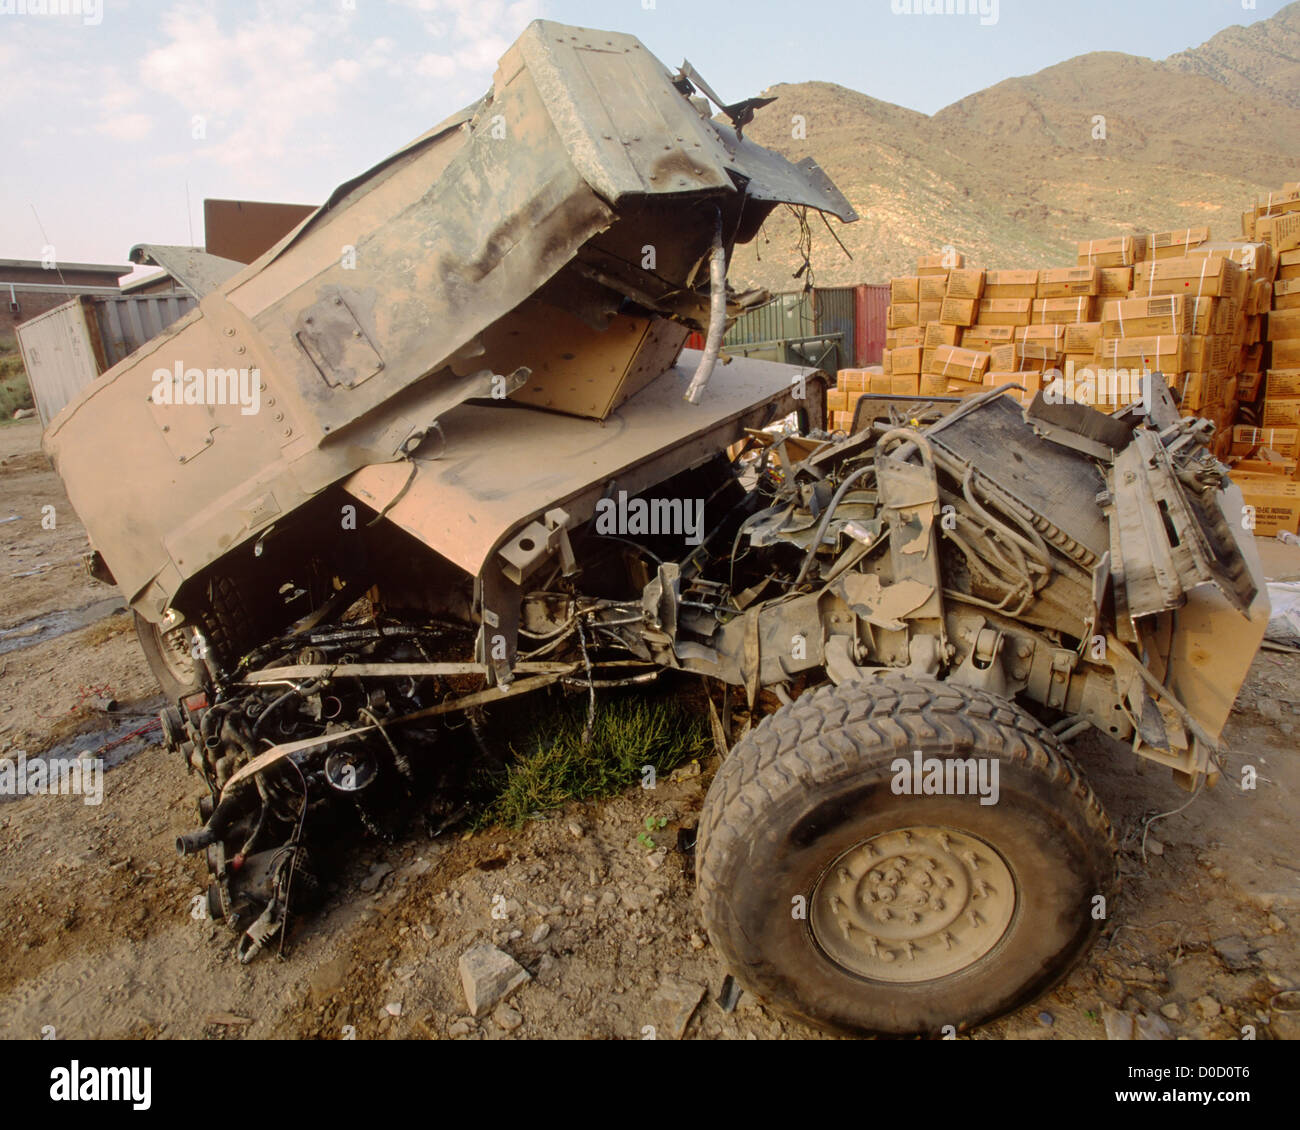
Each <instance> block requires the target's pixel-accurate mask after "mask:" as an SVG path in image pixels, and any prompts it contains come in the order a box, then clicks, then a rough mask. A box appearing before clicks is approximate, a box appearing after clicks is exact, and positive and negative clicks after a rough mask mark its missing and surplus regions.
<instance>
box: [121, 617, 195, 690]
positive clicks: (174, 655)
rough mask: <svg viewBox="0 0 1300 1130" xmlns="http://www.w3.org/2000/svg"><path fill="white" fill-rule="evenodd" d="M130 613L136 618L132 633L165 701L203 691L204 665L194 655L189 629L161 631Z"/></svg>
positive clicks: (155, 625)
mask: <svg viewBox="0 0 1300 1130" xmlns="http://www.w3.org/2000/svg"><path fill="white" fill-rule="evenodd" d="M131 615H132V616H134V617H135V634H136V638H137V639H139V641H140V650H141V651H143V652H144V658H145V662H147V663H148V664H149V670H150V671H152V672H153V677H154V678H155V679H156V680H158V686H159V687H161V688H162V692H163V695H164V696H165V697H166V699H167V701H168V702H175V701H176V700H177V699H180V698H184V697H186V696H187V695H191V694H194V693H195V692H196V691H200V690H202V689H203V665H202V663H200V662H199V661H198V660H197V659H195V658H194V656H193V653H192V646H193V645H192V639H193V637H192V634H191V630H190V629H189V628H188V627H185V626H182V627H179V628H173V629H172V630H171V631H170V632H164V631H163V629H162V628H161V627H159V626H158V625H157V624H154V623H151V622H150V621H148V620H146V619H145V618H144V617H143V616H141V615H140V613H138V612H133V613H132V614H131Z"/></svg>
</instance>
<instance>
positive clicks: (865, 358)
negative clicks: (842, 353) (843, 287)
mask: <svg viewBox="0 0 1300 1130" xmlns="http://www.w3.org/2000/svg"><path fill="white" fill-rule="evenodd" d="M853 291H854V295H853V298H854V303H853V304H854V319H853V320H854V356H853V364H854V366H855V367H856V368H858V369H865V368H866V367H867V366H868V365H879V364H880V362H881V361H882V360H884V356H885V333H886V323H887V319H888V317H889V284H888V283H863V284H861V285H860V286H855V287H854V288H853Z"/></svg>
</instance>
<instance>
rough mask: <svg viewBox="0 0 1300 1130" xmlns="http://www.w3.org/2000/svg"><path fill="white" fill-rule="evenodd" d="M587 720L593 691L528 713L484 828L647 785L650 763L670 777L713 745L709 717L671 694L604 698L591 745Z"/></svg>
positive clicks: (511, 824)
mask: <svg viewBox="0 0 1300 1130" xmlns="http://www.w3.org/2000/svg"><path fill="white" fill-rule="evenodd" d="M546 707H549V709H546ZM586 720H587V700H586V697H585V696H575V697H573V698H571V699H569V700H567V701H566V702H563V703H561V704H553V703H547V704H545V706H543V707H542V708H540V709H539V708H537V707H535V708H534V710H533V712H532V714H531V716H529V717H527V718H525V719H521V722H520V724H519V726H518V727H517V728H516V730H515V738H514V740H512V741H511V743H510V748H511V752H512V753H514V755H515V760H514V762H513V763H512V764H511V765H509V766H508V767H507V769H506V771H505V773H504V776H503V777H499V778H498V780H497V781H496V782H495V784H496V785H497V787H498V788H499V791H498V792H497V795H496V797H495V798H494V799H493V800H492V801H490V802H489V803H488V805H487V807H486V808H485V809H483V811H482V812H481V813H480V815H479V817H478V819H477V820H476V821H475V824H476V826H477V827H479V828H482V827H487V826H489V825H492V824H505V825H507V826H509V827H511V828H518V827H520V826H521V825H523V824H525V823H526V822H527V821H528V820H529V819H530V818H531V817H532V816H534V815H535V814H536V813H539V812H548V811H551V810H554V809H557V808H560V807H561V806H563V805H564V804H566V803H568V802H569V801H574V800H596V799H599V798H601V797H609V796H614V795H615V794H617V793H620V792H622V791H623V790H624V789H626V788H628V787H629V786H631V785H636V784H640V783H641V781H642V779H643V778H642V769H643V767H644V766H646V765H653V766H654V770H655V775H656V778H657V779H662V778H663V777H664V776H666V775H667V774H668V773H671V772H672V771H673V769H675V768H676V767H677V766H679V765H682V764H684V763H685V762H688V761H690V760H691V759H692V758H703V757H705V756H707V754H708V752H709V750H710V749H711V748H712V746H711V743H710V742H709V737H708V728H707V726H706V725H705V724H704V721H703V719H701V718H699V717H698V716H696V715H694V714H691V713H689V712H687V711H684V710H683V709H682V705H681V703H680V702H679V701H675V700H674V699H671V698H667V699H659V698H654V697H647V696H645V695H629V696H627V697H621V698H606V699H603V700H599V701H598V702H597V704H596V720H595V724H594V726H593V727H592V735H591V741H590V743H589V744H588V745H586V746H584V745H583V743H582V731H583V727H584V726H585V724H586Z"/></svg>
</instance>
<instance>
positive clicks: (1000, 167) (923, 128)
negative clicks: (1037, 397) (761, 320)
mask: <svg viewBox="0 0 1300 1130" xmlns="http://www.w3.org/2000/svg"><path fill="white" fill-rule="evenodd" d="M765 93H766V94H768V95H775V96H776V98H777V101H776V102H774V103H773V104H772V105H770V106H767V107H765V108H764V109H762V110H760V111H759V112H758V115H757V117H756V118H755V120H754V122H753V123H752V124H751V125H750V126H749V127H748V128H747V134H748V135H749V136H752V137H753V138H754V139H755V140H756V141H759V142H760V143H762V144H763V145H767V146H769V147H771V148H773V149H776V150H778V151H779V152H781V153H784V154H785V155H786V156H788V157H790V158H792V159H795V160H799V159H801V158H803V157H806V156H812V157H815V158H816V160H817V161H818V162H819V163H820V164H821V165H822V167H823V168H825V169H826V171H827V172H828V173H829V174H830V176H831V178H832V179H833V180H834V181H835V183H836V184H837V185H839V187H840V188H841V189H842V190H843V191H844V193H845V194H846V195H847V196H848V198H849V199H850V200H851V201H852V203H853V205H854V207H855V208H856V209H857V211H858V213H859V214H860V215H861V217H862V219H861V220H860V221H859V222H858V223H855V224H851V225H841V224H839V223H838V221H836V220H833V219H832V220H831V221H830V224H831V225H832V226H833V227H834V229H835V230H834V235H832V234H831V232H830V231H829V230H828V228H827V226H826V225H825V224H823V223H822V221H821V220H820V219H819V218H817V217H812V218H811V220H810V224H809V226H808V228H807V229H803V228H802V226H801V224H800V223H799V219H798V217H797V216H795V215H794V214H793V213H791V212H790V211H789V210H788V209H781V210H779V211H778V212H777V213H774V214H773V216H772V217H771V219H769V221H768V223H767V224H766V226H765V228H764V231H763V233H762V235H761V236H760V237H759V239H758V240H756V241H755V243H753V244H751V245H750V246H749V247H747V248H743V249H741V251H740V253H739V254H738V255H737V261H736V264H735V266H734V267H733V269H732V277H733V280H734V281H735V282H737V283H741V282H743V283H749V284H753V285H762V286H766V287H768V288H769V289H771V290H774V291H781V290H795V289H798V288H799V287H800V286H802V285H803V283H804V281H805V280H806V278H807V273H805V274H804V275H803V276H802V277H800V278H797V279H796V278H793V277H792V276H793V275H794V273H795V271H796V270H797V269H798V268H799V266H800V265H801V264H802V262H803V259H804V253H805V251H806V250H807V249H808V248H811V261H812V277H813V281H814V283H815V284H816V285H819V286H836V285H845V284H849V283H856V282H877V281H884V280H885V279H888V278H889V277H891V276H893V275H899V274H906V273H908V272H909V271H910V270H911V268H912V265H913V264H914V263H915V260H916V257H917V256H918V255H924V254H933V253H936V252H938V251H939V250H940V249H941V248H943V247H944V246H948V245H951V246H953V247H956V248H957V249H958V250H959V251H961V252H962V253H963V254H965V255H966V257H967V261H968V262H970V263H972V264H975V265H979V266H986V267H991V268H1013V267H1049V266H1062V265H1073V262H1074V251H1075V246H1074V245H1075V243H1076V242H1077V241H1078V240H1080V239H1087V238H1100V237H1102V236H1106V235H1119V234H1134V233H1142V232H1150V231H1165V230H1169V229H1172V228H1179V227H1192V226H1199V225H1202V224H1208V225H1209V226H1210V228H1211V231H1212V233H1213V235H1214V236H1215V238H1233V237H1237V236H1238V235H1239V234H1240V230H1241V213H1242V211H1244V210H1245V209H1246V208H1248V207H1249V206H1250V205H1251V204H1252V203H1253V202H1254V201H1255V200H1256V199H1257V198H1258V197H1261V196H1264V195H1266V194H1267V193H1268V192H1269V191H1270V190H1275V189H1277V188H1278V187H1280V186H1281V185H1282V183H1283V182H1286V181H1293V180H1297V179H1300V2H1297V3H1294V4H1292V5H1290V6H1289V7H1287V8H1285V9H1284V10H1283V11H1282V12H1280V13H1279V14H1278V15H1276V16H1275V17H1273V18H1272V19H1269V20H1264V21H1261V22H1259V23H1257V24H1254V25H1253V26H1251V27H1247V28H1243V27H1236V28H1229V29H1228V30H1226V31H1223V32H1221V33H1219V34H1218V35H1216V36H1215V37H1214V38H1213V39H1211V40H1209V41H1208V42H1207V43H1205V44H1203V45H1202V46H1200V47H1198V48H1195V49H1194V50H1191V51H1184V52H1182V53H1180V54H1178V55H1174V56H1171V57H1170V58H1169V59H1166V60H1163V61H1156V60H1152V59H1145V58H1141V57H1138V56H1134V55H1126V54H1121V53H1117V52H1099V53H1093V54H1089V55H1082V56H1079V57H1077V58H1074V59H1070V60H1068V61H1066V62H1064V63H1060V64H1058V65H1056V66H1053V67H1048V68H1047V69H1045V70H1042V71H1039V72H1038V73H1037V74H1033V75H1029V76H1027V77H1023V78H1013V79H1008V80H1007V81H1005V82H1000V83H998V84H996V85H994V86H991V87H989V88H988V89H986V90H982V91H980V92H978V93H976V94H972V95H970V96H969V97H967V98H964V99H962V100H961V101H960V102H956V103H954V104H953V105H951V106H948V107H946V108H945V109H943V110H940V111H939V112H938V113H936V114H934V115H926V114H921V113H917V112H915V111H913V110H908V109H905V108H903V107H901V106H895V105H892V104H890V103H888V102H882V101H880V100H878V99H875V98H870V97H868V96H867V95H865V94H860V93H858V92H856V91H853V90H848V89H846V88H844V87H841V86H836V85H834V84H831V83H824V82H805V83H797V84H781V85H778V86H775V87H773V88H771V89H770V90H768V91H766V92H765ZM836 236H838V238H839V240H840V241H842V242H843V243H844V245H845V247H846V248H847V250H848V253H849V254H851V255H852V259H851V260H850V259H849V258H848V257H847V256H846V254H845V252H844V251H842V250H841V249H840V247H839V245H838V244H837V242H836V239H835V237H836Z"/></svg>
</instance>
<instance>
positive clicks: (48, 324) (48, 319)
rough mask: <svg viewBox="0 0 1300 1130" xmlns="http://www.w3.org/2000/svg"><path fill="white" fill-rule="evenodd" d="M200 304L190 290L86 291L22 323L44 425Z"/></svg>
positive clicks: (21, 342) (21, 343) (22, 346)
mask: <svg viewBox="0 0 1300 1130" xmlns="http://www.w3.org/2000/svg"><path fill="white" fill-rule="evenodd" d="M197 305H198V301H197V300H196V299H194V298H192V297H190V296H189V295H185V294H139V295H130V296H126V295H120V296H113V297H111V298H108V297H105V298H99V297H90V296H88V295H82V296H81V297H79V298H74V299H73V300H72V301H71V302H65V303H64V304H63V305H62V306H56V307H55V308H54V309H53V310H48V311H46V312H45V313H44V314H41V315H40V316H39V317H36V318H33V319H31V321H29V322H23V323H22V324H20V325H19V326H18V327H17V329H16V331H15V332H16V333H17V335H18V348H19V350H20V352H21V353H22V357H23V366H24V367H25V368H26V370H27V381H28V383H29V384H30V385H31V386H32V399H33V400H34V401H35V403H36V412H37V415H39V416H40V418H41V426H42V427H49V425H50V421H51V420H53V419H54V417H55V416H57V415H58V414H59V413H60V412H61V411H62V410H63V407H64V406H65V405H66V404H67V403H68V402H69V401H71V400H72V399H74V398H75V397H76V396H77V394H78V393H80V392H81V390H82V389H83V388H85V387H86V386H87V385H88V384H90V383H91V382H92V381H94V380H95V379H96V378H97V377H98V376H100V375H101V374H102V373H105V372H107V371H108V370H109V369H111V368H112V367H113V366H114V365H116V364H117V363H118V362H120V361H122V360H124V359H125V358H126V357H128V356H130V355H131V354H132V353H134V352H135V351H136V350H137V349H139V348H140V347H141V346H142V345H144V344H145V342H147V341H150V340H152V339H153V338H155V337H157V336H158V335H159V334H160V333H162V332H163V330H165V329H166V328H167V327H168V326H170V325H171V324H172V323H173V322H175V321H178V320H179V319H180V318H182V317H184V316H185V315H186V314H188V313H189V312H190V311H191V310H193V309H194V308H195V307H196V306H197Z"/></svg>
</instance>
